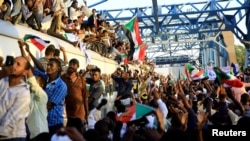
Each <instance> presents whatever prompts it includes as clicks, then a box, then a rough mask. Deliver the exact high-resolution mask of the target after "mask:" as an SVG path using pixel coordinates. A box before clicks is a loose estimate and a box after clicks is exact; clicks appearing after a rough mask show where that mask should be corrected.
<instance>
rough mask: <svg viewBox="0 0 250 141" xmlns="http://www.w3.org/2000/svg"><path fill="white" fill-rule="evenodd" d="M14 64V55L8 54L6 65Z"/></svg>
mask: <svg viewBox="0 0 250 141" xmlns="http://www.w3.org/2000/svg"><path fill="white" fill-rule="evenodd" d="M13 64H14V57H13V56H6V61H5V66H13Z"/></svg>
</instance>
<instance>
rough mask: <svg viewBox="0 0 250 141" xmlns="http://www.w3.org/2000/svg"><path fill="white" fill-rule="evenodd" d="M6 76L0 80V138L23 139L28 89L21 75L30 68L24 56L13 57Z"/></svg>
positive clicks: (21, 140)
mask: <svg viewBox="0 0 250 141" xmlns="http://www.w3.org/2000/svg"><path fill="white" fill-rule="evenodd" d="M8 67H10V69H8V70H10V71H11V72H8V75H7V77H4V78H2V79H1V80H0V92H1V93H0V140H12V141H25V138H26V128H25V119H26V118H27V116H28V114H29V111H30V110H29V105H30V90H29V86H28V84H27V83H25V82H24V81H23V77H24V76H26V75H27V73H28V70H29V69H30V68H31V66H30V64H29V61H28V60H27V59H26V58H24V57H17V58H15V60H14V62H13V65H12V66H8Z"/></svg>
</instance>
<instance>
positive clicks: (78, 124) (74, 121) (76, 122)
mask: <svg viewBox="0 0 250 141" xmlns="http://www.w3.org/2000/svg"><path fill="white" fill-rule="evenodd" d="M67 119H68V121H67V127H75V128H76V129H77V130H78V131H79V132H80V133H81V132H82V130H83V129H82V127H83V121H82V120H81V119H80V118H72V117H68V118H67Z"/></svg>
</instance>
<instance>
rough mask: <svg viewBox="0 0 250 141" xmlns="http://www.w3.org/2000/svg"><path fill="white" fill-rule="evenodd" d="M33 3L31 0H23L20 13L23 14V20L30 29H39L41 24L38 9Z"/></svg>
mask: <svg viewBox="0 0 250 141" xmlns="http://www.w3.org/2000/svg"><path fill="white" fill-rule="evenodd" d="M33 5H34V3H33V0H25V4H23V5H22V8H21V10H22V15H23V18H24V20H25V22H26V23H27V24H28V25H29V26H30V27H31V28H32V29H34V30H38V31H40V30H41V27H42V25H41V22H40V20H39V17H38V9H37V7H33ZM30 9H32V10H30ZM34 21H35V22H34Z"/></svg>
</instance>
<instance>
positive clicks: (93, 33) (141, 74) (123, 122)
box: [0, 0, 250, 141]
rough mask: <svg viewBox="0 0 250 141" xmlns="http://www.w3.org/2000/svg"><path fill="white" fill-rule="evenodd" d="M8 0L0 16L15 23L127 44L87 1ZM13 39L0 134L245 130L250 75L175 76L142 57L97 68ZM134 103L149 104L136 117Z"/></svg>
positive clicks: (119, 139)
mask: <svg viewBox="0 0 250 141" xmlns="http://www.w3.org/2000/svg"><path fill="white" fill-rule="evenodd" d="M12 3H13V8H12V9H11V6H10V5H11V4H10V1H8V0H4V2H3V4H2V5H1V6H0V11H1V12H0V17H1V18H2V19H4V20H7V21H10V22H12V23H13V24H17V23H20V22H26V23H27V25H28V26H29V27H31V28H32V29H34V30H38V31H41V32H47V34H49V35H52V36H56V37H58V38H60V39H63V40H66V39H65V38H64V36H63V35H64V33H72V34H74V35H76V36H78V37H79V38H80V39H81V40H82V41H84V43H86V45H87V46H88V47H89V48H91V49H92V50H94V51H96V52H98V53H100V54H101V55H102V56H105V57H108V58H115V57H116V56H117V54H120V53H127V52H128V51H129V49H130V44H129V43H126V42H123V41H119V40H118V39H117V37H116V29H115V28H114V27H112V26H111V25H109V23H108V22H106V21H105V20H104V19H102V18H101V17H102V15H100V14H98V13H96V10H95V9H93V10H92V11H91V12H90V10H88V8H87V4H86V2H85V5H84V6H82V7H78V2H77V1H72V4H71V6H70V7H69V8H68V7H65V2H63V1H62V0H25V3H24V4H23V5H22V2H21V0H12ZM49 15H50V16H51V18H52V22H51V26H50V27H49V28H48V29H46V31H45V30H44V29H43V28H42V26H43V25H42V20H43V19H44V18H45V17H46V16H49ZM21 17H22V18H21ZM85 17H88V19H87V21H86V22H84V20H83V19H84V18H85ZM20 19H21V20H20ZM118 28H120V26H118ZM68 42H70V43H72V44H73V45H75V46H78V44H77V43H75V42H72V41H70V40H68ZM17 45H18V46H19V48H20V52H21V56H18V57H15V58H14V57H12V56H7V57H6V58H2V57H0V68H1V70H0V140H4V141H26V140H27V141H29V140H31V141H50V140H52V141H60V140H64V141H65V140H69V141H70V140H72V141H101V140H108V141H123V140H126V141H133V140H136V141H165V140H166V141H174V140H178V141H196V140H197V141H206V140H210V138H209V137H210V136H211V134H210V133H211V132H210V128H209V125H216V127H220V126H221V127H223V126H230V125H234V126H235V127H237V129H241V131H249V128H250V95H249V93H248V90H249V87H250V84H249V83H248V79H247V80H246V82H244V79H241V81H242V83H243V84H244V85H243V86H242V87H240V88H238V87H232V86H225V85H223V83H222V82H221V81H219V80H218V79H216V80H215V81H210V80H208V79H199V80H195V81H194V80H190V79H189V78H184V77H183V78H181V77H180V78H178V79H177V80H175V79H174V78H173V77H172V76H171V75H169V76H167V77H164V76H161V75H159V74H157V73H156V72H154V67H153V66H151V65H149V63H148V62H147V59H146V60H145V61H144V62H143V63H142V64H141V65H139V66H137V67H136V68H137V69H131V68H130V67H129V66H128V65H121V66H120V67H118V68H117V69H116V70H115V71H114V72H113V73H112V74H103V73H102V71H101V69H100V68H98V67H97V66H94V65H88V66H86V68H79V61H80V60H77V59H75V58H70V59H69V60H68V57H67V53H66V52H65V49H64V47H60V49H56V48H55V46H54V45H49V46H47V47H46V49H45V54H44V57H43V58H36V57H35V56H34V55H33V53H32V52H31V51H30V49H29V45H28V44H27V43H26V42H24V41H22V40H19V41H18V42H17ZM60 52H62V53H63V56H64V58H63V59H61V58H60ZM114 54H115V55H114ZM4 62H5V63H4ZM31 64H33V65H31ZM133 65H134V66H136V65H138V64H137V63H136V64H133ZM79 70H81V71H79ZM248 73H249V71H248V70H246V71H245V75H248ZM237 79H240V78H237ZM108 96H115V100H114V101H110V100H109V99H108V98H107V97H108ZM110 105H113V106H112V107H111V109H109V108H108V106H110ZM139 105H140V106H143V107H144V108H146V109H151V111H150V112H148V113H147V114H145V115H142V116H141V117H138V116H137V114H138V113H139V111H137V110H138V109H137V106H139ZM145 111H146V110H144V111H143V112H145ZM140 113H141V111H140ZM230 127H231V126H230ZM249 133H250V132H247V134H249Z"/></svg>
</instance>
